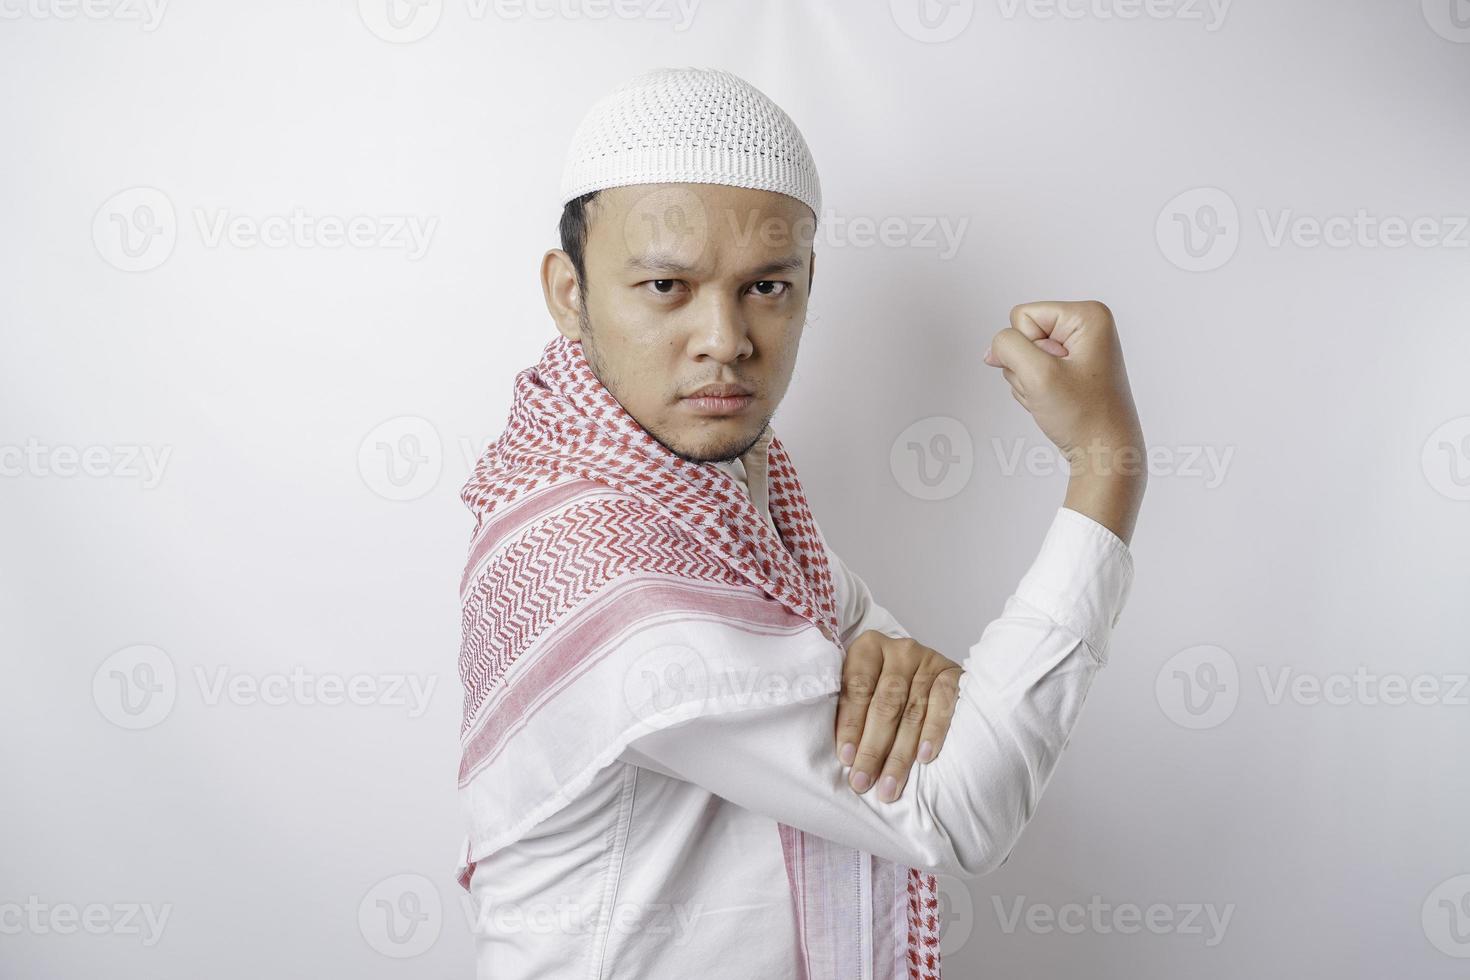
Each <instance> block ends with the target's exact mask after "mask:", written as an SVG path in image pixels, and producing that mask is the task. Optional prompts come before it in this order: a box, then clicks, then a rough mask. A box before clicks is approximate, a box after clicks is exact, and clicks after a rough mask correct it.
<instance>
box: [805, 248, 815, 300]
mask: <svg viewBox="0 0 1470 980" xmlns="http://www.w3.org/2000/svg"><path fill="white" fill-rule="evenodd" d="M815 278H817V249H816V246H812V260H811V261H810V262H808V263H807V266H806V294H807V296H808V297H810V296H811V294H812V280H813V279H815Z"/></svg>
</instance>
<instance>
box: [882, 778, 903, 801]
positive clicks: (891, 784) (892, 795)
mask: <svg viewBox="0 0 1470 980" xmlns="http://www.w3.org/2000/svg"><path fill="white" fill-rule="evenodd" d="M897 798H898V780H897V779H896V778H895V777H893V776H884V777H883V784H882V785H881V786H879V787H878V799H880V800H882V801H883V802H884V803H892V802H893V801H894V800H895V799H897Z"/></svg>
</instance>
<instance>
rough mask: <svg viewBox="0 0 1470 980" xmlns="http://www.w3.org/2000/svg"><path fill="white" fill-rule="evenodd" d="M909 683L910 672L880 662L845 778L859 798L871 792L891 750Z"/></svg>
mask: <svg viewBox="0 0 1470 980" xmlns="http://www.w3.org/2000/svg"><path fill="white" fill-rule="evenodd" d="M917 667H918V664H917V663H914V664H913V668H914V669H917ZM896 668H897V669H896ZM911 680H912V671H908V672H905V671H904V670H903V669H902V664H900V663H899V662H898V661H897V658H896V657H891V656H890V657H885V658H884V660H883V673H881V674H880V675H878V684H877V686H876V687H875V688H874V690H873V699H872V701H871V702H870V703H869V704H868V716H867V718H866V719H864V721H863V737H862V738H861V739H860V740H859V741H858V747H857V756H856V758H855V759H854V760H853V763H852V772H850V773H849V774H848V780H847V781H848V784H849V785H851V786H852V788H853V789H854V790H856V791H857V792H858V793H859V794H862V793H866V792H867V791H868V790H869V789H871V788H872V786H873V784H874V783H875V782H876V781H877V778H878V770H879V769H880V768H881V767H882V765H883V763H884V761H885V760H886V759H887V758H888V753H889V751H890V750H891V749H892V748H893V739H894V737H895V736H896V735H897V734H898V725H899V721H900V720H901V719H902V717H903V712H904V708H905V707H906V706H907V705H908V700H909V682H910V681H911Z"/></svg>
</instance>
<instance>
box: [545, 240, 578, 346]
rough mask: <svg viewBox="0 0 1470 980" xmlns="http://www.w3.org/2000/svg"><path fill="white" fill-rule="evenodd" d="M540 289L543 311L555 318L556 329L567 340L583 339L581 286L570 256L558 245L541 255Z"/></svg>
mask: <svg viewBox="0 0 1470 980" xmlns="http://www.w3.org/2000/svg"><path fill="white" fill-rule="evenodd" d="M541 292H542V293H543V295H545V297H546V312H548V313H550V314H551V319H552V320H554V321H556V329H557V331H558V332H559V333H560V334H561V335H562V336H563V337H566V338H567V339H568V340H581V339H582V318H581V308H582V307H581V304H582V302H583V297H582V290H581V287H580V286H578V285H577V270H576V267H575V266H573V265H572V257H571V256H570V255H568V254H567V253H566V252H563V251H562V250H561V249H559V248H553V249H551V250H549V251H548V252H547V253H546V254H545V255H544V256H542V257H541Z"/></svg>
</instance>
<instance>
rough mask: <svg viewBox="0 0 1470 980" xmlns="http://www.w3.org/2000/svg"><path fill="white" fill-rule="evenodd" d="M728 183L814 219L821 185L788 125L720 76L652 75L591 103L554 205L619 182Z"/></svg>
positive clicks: (734, 79) (771, 105)
mask: <svg viewBox="0 0 1470 980" xmlns="http://www.w3.org/2000/svg"><path fill="white" fill-rule="evenodd" d="M682 183H690V184H729V185H731V186H734V187H752V188H756V189H758V190H767V191H777V192H779V193H781V194H787V195H789V196H791V197H794V198H796V199H797V200H798V201H801V202H803V203H804V204H806V205H807V206H808V207H809V208H811V209H812V213H813V214H814V215H816V216H817V217H818V218H819V219H820V217H821V214H822V187H821V184H820V182H818V180H817V166H816V163H814V162H813V160H812V154H811V150H810V149H808V148H807V145H806V140H805V139H803V138H802V135H801V131H800V130H799V129H797V128H796V123H794V122H792V121H791V117H790V116H788V115H786V113H785V112H783V111H782V109H781V107H780V106H778V105H776V103H775V102H772V101H771V100H770V99H769V98H768V97H767V96H766V95H765V94H764V93H763V92H761V91H760V90H759V89H757V88H756V87H755V86H754V85H751V84H750V83H749V82H747V81H745V79H743V78H741V77H740V76H738V75H736V74H734V73H732V72H728V71H723V70H720V69H713V68H710V69H706V68H658V69H655V70H653V71H649V72H644V73H643V74H641V75H636V76H634V77H633V78H631V79H629V80H627V81H625V82H623V83H622V84H621V85H619V86H618V87H617V88H616V89H614V90H613V91H612V92H611V93H610V94H608V95H606V96H604V97H603V98H601V99H599V100H598V101H597V102H595V103H594V104H593V106H592V108H591V109H590V110H589V111H588V112H587V115H586V116H585V117H583V119H582V122H581V123H580V124H579V125H578V126H577V130H576V133H575V134H574V135H573V137H572V145H571V149H570V150H569V152H568V153H567V161H566V168H565V169H564V170H563V171H562V179H561V202H560V203H561V204H563V205H564V204H566V202H568V201H570V200H572V199H573V198H576V197H580V196H582V195H583V194H586V193H587V192H589V191H594V190H600V189H602V188H604V187H621V186H624V185H626V184H682Z"/></svg>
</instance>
